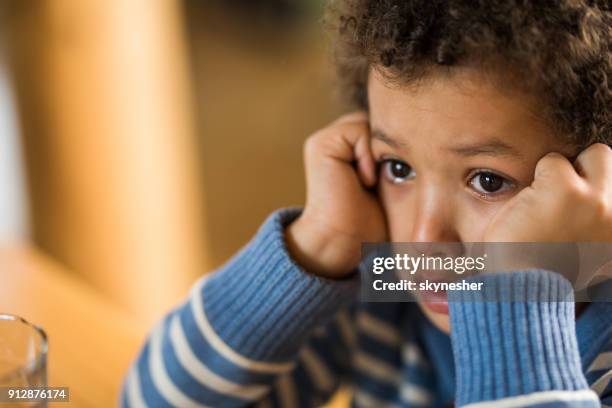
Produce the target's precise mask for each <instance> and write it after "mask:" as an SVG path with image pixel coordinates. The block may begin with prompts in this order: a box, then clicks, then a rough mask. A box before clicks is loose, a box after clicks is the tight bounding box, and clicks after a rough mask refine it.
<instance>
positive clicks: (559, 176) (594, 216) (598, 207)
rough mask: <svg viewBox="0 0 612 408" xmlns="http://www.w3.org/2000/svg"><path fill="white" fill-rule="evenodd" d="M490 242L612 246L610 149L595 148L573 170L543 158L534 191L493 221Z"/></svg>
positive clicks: (557, 158)
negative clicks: (567, 243)
mask: <svg viewBox="0 0 612 408" xmlns="http://www.w3.org/2000/svg"><path fill="white" fill-rule="evenodd" d="M485 241H486V242H612V149H610V147H608V146H606V145H604V144H601V143H597V144H594V145H592V146H590V147H589V148H587V149H585V150H584V151H583V152H582V153H580V155H579V156H578V158H577V159H576V161H575V162H574V165H573V166H572V163H570V162H569V161H568V160H567V159H566V158H565V157H563V156H562V155H560V154H558V153H549V154H547V155H546V156H544V157H542V158H541V159H540V161H539V162H538V164H537V165H536V169H535V177H534V180H533V183H532V184H531V186H529V187H527V188H525V189H523V190H522V191H521V192H520V193H518V194H517V195H516V196H515V197H513V198H512V199H511V200H510V201H509V202H508V203H507V204H506V205H504V206H503V207H502V208H501V209H500V210H499V212H498V213H497V214H495V216H494V217H493V219H492V221H491V223H490V224H489V226H488V228H487V230H486V232H485Z"/></svg>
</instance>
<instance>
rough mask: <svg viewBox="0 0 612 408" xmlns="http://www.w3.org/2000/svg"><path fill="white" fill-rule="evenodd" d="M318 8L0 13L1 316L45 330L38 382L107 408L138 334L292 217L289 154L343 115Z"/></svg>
mask: <svg viewBox="0 0 612 408" xmlns="http://www.w3.org/2000/svg"><path fill="white" fill-rule="evenodd" d="M322 11H323V1H322V0H320V1H313V0H301V1H300V0H293V1H291V0H217V1H215V0H200V1H198V0H183V1H179V0H155V1H151V0H130V1H117V0H48V1H43V0H40V1H21V0H0V27H1V28H0V34H1V35H0V285H1V288H0V312H11V313H16V314H20V315H24V317H26V318H29V319H31V320H32V321H34V322H35V323H39V324H41V325H42V326H43V327H44V328H46V329H47V331H49V332H50V333H49V334H50V344H51V350H50V374H51V375H50V385H58V386H69V387H77V386H76V385H75V384H73V382H75V381H76V382H77V383H78V382H79V378H80V377H82V376H83V371H86V372H88V373H89V375H92V374H95V375H97V376H98V377H95V376H94V378H97V380H96V381H92V383H87V384H82V387H84V388H83V390H85V389H87V390H88V391H87V393H85V391H82V392H81V394H82V395H81V396H80V397H79V392H80V391H79V392H77V394H74V392H73V393H72V395H71V397H72V396H74V395H76V397H75V398H77V400H76V401H77V402H78V401H79V398H82V399H81V400H80V404H79V406H108V405H106V404H105V402H107V401H108V399H107V400H100V399H99V398H101V399H103V398H109V397H108V396H107V397H105V395H106V394H107V393H108V392H106V393H105V392H102V391H99V392H97V391H96V390H98V389H99V390H107V391H108V390H111V391H116V390H117V387H118V384H119V383H120V381H121V377H120V374H119V373H121V372H122V370H123V369H125V368H126V367H127V366H128V364H129V362H130V359H131V358H133V356H134V355H135V353H136V351H137V349H138V347H139V346H140V344H141V342H142V339H143V337H144V334H145V333H146V331H147V330H148V329H149V328H150V326H151V324H153V322H155V321H156V320H157V319H159V318H160V317H161V316H162V315H163V314H164V313H165V312H166V311H167V310H168V308H170V307H171V306H173V305H175V304H176V303H177V302H178V301H179V300H180V299H182V298H183V297H184V296H185V294H186V293H187V290H188V288H189V286H190V285H191V283H193V282H194V281H195V280H196V279H197V278H198V277H200V276H202V275H203V274H205V273H207V272H208V271H211V270H213V269H214V268H215V267H217V266H219V265H220V264H222V263H223V262H224V261H226V260H227V259H228V258H229V257H230V256H231V255H232V254H233V253H235V252H236V251H237V250H238V249H239V248H240V247H241V246H242V245H244V244H245V243H246V242H247V241H248V240H249V239H250V238H251V237H252V235H253V234H254V233H255V232H256V230H257V228H258V226H259V225H260V224H261V223H262V222H263V220H264V219H265V217H266V216H267V215H268V214H269V213H270V212H272V211H273V210H274V209H277V208H279V207H285V206H294V205H301V204H302V203H303V200H304V180H303V168H302V160H301V146H302V143H303V140H304V139H305V138H306V137H307V136H308V135H309V134H310V133H312V132H313V131H315V130H316V129H318V128H320V127H321V126H323V125H325V124H326V123H327V122H329V121H331V120H333V119H334V118H335V117H336V116H338V115H339V114H340V113H341V112H342V109H343V108H342V106H340V104H339V102H338V99H337V97H336V96H335V93H334V88H333V83H334V79H333V69H332V67H331V62H330V52H329V50H328V47H327V39H326V35H325V33H324V32H323V29H322V26H321V21H320V20H321V17H322ZM87 350H88V351H87ZM54 353H55V354H54ZM79 353H84V354H79ZM87 353H89V354H87ZM92 356H95V357H92ZM77 357H78V358H77ZM94 358H95V359H96V361H95V362H94V361H88V360H91V359H94ZM101 361H103V362H104V364H102V365H103V366H104V367H105V368H101V363H100V362H101ZM81 381H82V380H81ZM101 384H102V385H101ZM88 387H89V388H88ZM104 387H106V388H104ZM96 392H97V394H96ZM96 395H97V396H96ZM111 397H112V395H111ZM113 398H114V397H113ZM113 401H114V400H113Z"/></svg>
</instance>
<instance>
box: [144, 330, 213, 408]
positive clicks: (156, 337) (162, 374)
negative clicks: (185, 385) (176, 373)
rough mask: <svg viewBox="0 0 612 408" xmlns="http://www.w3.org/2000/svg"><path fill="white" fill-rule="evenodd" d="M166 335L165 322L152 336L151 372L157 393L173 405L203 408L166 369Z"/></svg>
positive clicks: (184, 407)
mask: <svg viewBox="0 0 612 408" xmlns="http://www.w3.org/2000/svg"><path fill="white" fill-rule="evenodd" d="M163 334H164V322H163V321H162V323H161V324H160V325H159V326H158V327H156V328H155V330H154V331H153V333H152V334H151V339H150V343H149V344H150V347H151V349H150V350H149V371H150V373H151V378H152V380H153V384H155V388H157V391H159V393H160V394H161V395H162V396H163V397H164V398H165V399H166V400H167V401H168V402H169V403H170V404H172V405H175V406H178V407H182V408H191V407H194V408H201V407H205V405H202V404H198V402H197V401H194V400H192V399H191V398H189V397H188V396H187V395H185V394H183V392H182V391H181V390H180V389H179V388H178V387H177V386H176V385H175V384H174V383H173V382H172V380H171V379H170V377H169V376H168V373H167V372H166V368H165V367H164V361H163V357H162V340H163Z"/></svg>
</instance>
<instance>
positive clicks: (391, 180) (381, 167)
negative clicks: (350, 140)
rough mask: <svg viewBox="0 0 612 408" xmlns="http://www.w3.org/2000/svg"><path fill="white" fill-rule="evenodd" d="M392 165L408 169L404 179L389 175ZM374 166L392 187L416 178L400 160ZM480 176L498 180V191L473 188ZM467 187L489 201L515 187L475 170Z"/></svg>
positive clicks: (506, 181)
mask: <svg viewBox="0 0 612 408" xmlns="http://www.w3.org/2000/svg"><path fill="white" fill-rule="evenodd" d="M393 164H400V165H404V166H406V167H408V168H409V169H410V172H409V174H408V175H406V176H404V177H405V178H404V179H400V178H399V177H396V176H394V175H393V174H392V173H391V171H392V169H391V167H390V166H391V165H393ZM376 165H377V169H378V173H379V174H381V173H382V172H384V174H381V176H382V178H384V179H385V180H387V182H389V183H391V184H394V185H397V184H402V183H404V182H406V181H409V180H413V179H414V178H415V177H416V175H414V170H413V169H412V167H411V166H410V165H409V164H408V163H406V162H404V161H402V160H398V159H391V158H388V159H382V160H379V161H377V163H376ZM482 176H493V177H498V178H500V179H501V183H502V185H501V187H500V189H499V190H498V191H494V192H487V191H483V190H479V189H478V188H477V187H476V186H475V183H476V182H478V183H479V184H480V182H481V180H480V179H478V178H477V177H482ZM467 185H468V187H469V188H471V189H472V191H473V192H474V193H475V194H477V195H478V196H479V197H481V198H483V199H489V200H490V199H495V198H498V197H500V196H502V195H504V194H506V193H508V192H509V191H510V190H512V189H514V188H515V187H516V182H514V181H513V180H511V179H510V178H509V177H506V176H504V175H502V174H499V173H497V172H495V171H492V170H489V169H476V170H473V171H471V172H470V174H469V175H468V177H467Z"/></svg>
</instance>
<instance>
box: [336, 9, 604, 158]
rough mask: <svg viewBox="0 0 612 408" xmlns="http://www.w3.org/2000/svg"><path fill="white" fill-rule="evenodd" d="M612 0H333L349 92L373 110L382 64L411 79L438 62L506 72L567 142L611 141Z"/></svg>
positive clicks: (390, 74) (394, 75)
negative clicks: (371, 85)
mask: <svg viewBox="0 0 612 408" xmlns="http://www.w3.org/2000/svg"><path fill="white" fill-rule="evenodd" d="M611 7H612V0H590V1H589V0H332V1H330V3H328V7H327V12H326V17H325V22H326V25H327V27H328V28H329V29H330V30H331V31H332V34H333V35H334V51H335V52H334V55H335V62H336V65H337V68H338V71H339V72H338V73H339V80H340V83H341V84H342V85H343V87H342V89H343V91H344V92H343V93H344V95H345V96H347V97H348V98H349V99H350V100H351V101H352V102H353V103H354V104H355V105H357V106H358V107H361V108H364V109H367V78H368V72H369V70H370V68H372V67H374V68H376V69H378V70H379V71H380V72H382V73H383V75H385V77H386V78H387V79H389V80H392V81H398V82H400V83H402V84H410V83H414V82H415V81H418V80H419V79H423V78H425V77H427V75H428V73H431V72H432V71H433V70H435V69H439V68H440V69H447V70H451V71H452V70H453V69H454V67H461V66H476V67H482V68H488V69H490V68H493V72H499V70H500V69H502V70H504V69H505V70H506V72H504V73H503V75H504V76H505V77H506V78H512V81H513V83H514V84H515V85H519V86H521V87H525V88H526V89H528V90H530V91H531V92H534V93H535V94H536V95H538V96H539V97H540V102H541V105H542V108H543V112H542V113H543V114H544V115H545V117H547V118H548V119H549V121H550V123H551V124H552V125H553V129H555V130H557V131H558V132H560V133H561V134H562V135H563V136H564V137H566V138H567V141H568V142H570V143H572V144H575V145H578V146H581V147H586V146H588V145H589V144H592V143H595V142H601V143H606V144H608V145H612V120H611V119H612V114H611V106H612V90H611V84H612V52H611V51H612V12H611Z"/></svg>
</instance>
